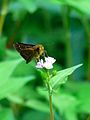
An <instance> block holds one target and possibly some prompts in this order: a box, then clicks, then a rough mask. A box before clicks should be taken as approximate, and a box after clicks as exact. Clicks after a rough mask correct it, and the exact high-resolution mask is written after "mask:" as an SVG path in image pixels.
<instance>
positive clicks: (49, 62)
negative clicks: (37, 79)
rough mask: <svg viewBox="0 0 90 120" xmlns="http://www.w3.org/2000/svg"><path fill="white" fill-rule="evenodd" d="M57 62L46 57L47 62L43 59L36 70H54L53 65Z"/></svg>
mask: <svg viewBox="0 0 90 120" xmlns="http://www.w3.org/2000/svg"><path fill="white" fill-rule="evenodd" d="M55 61H56V60H55V59H54V58H52V57H45V61H43V60H42V59H41V60H40V61H39V62H37V65H36V68H46V69H52V68H53V63H54V62H55Z"/></svg>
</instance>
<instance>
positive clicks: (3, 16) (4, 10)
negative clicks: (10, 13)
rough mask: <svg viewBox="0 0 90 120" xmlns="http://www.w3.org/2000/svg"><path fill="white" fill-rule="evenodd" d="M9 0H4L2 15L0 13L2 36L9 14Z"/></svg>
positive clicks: (0, 32)
mask: <svg viewBox="0 0 90 120" xmlns="http://www.w3.org/2000/svg"><path fill="white" fill-rule="evenodd" d="M7 3H8V0H3V3H2V9H1V15H0V36H1V35H2V30H3V25H4V21H5V18H6V15H7V7H8V4H7Z"/></svg>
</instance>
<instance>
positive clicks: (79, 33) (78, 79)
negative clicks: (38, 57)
mask: <svg viewBox="0 0 90 120" xmlns="http://www.w3.org/2000/svg"><path fill="white" fill-rule="evenodd" d="M15 42H23V43H28V44H29V43H30V44H42V45H43V46H44V47H45V49H46V50H47V52H48V55H49V56H52V57H54V58H55V59H56V63H55V66H54V69H55V70H61V69H65V68H67V67H71V66H73V65H76V64H80V63H83V66H82V67H81V68H79V69H78V70H77V71H75V72H74V74H73V75H72V76H71V77H70V78H69V81H68V82H67V83H66V84H65V85H63V86H61V87H60V88H59V89H58V91H57V92H56V93H55V94H54V95H53V107H54V114H55V120H90V83H89V82H90V81H89V80H90V0H0V120H49V119H50V118H49V103H48V94H47V92H46V91H45V90H43V89H42V88H43V77H42V75H41V73H40V71H39V70H37V69H36V68H35V63H34V61H32V62H30V63H29V64H26V63H25V61H24V60H22V59H21V56H20V55H19V54H18V53H17V51H16V50H15V48H14V47H13V43H15Z"/></svg>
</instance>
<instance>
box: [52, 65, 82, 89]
mask: <svg viewBox="0 0 90 120" xmlns="http://www.w3.org/2000/svg"><path fill="white" fill-rule="evenodd" d="M80 66H82V64H79V65H76V66H73V67H71V68H67V69H65V70H61V71H59V72H57V74H56V75H55V76H54V77H52V78H51V79H50V85H51V87H52V88H56V87H57V86H59V85H61V84H64V83H65V82H66V81H67V78H68V76H69V75H71V74H72V73H73V72H74V71H75V70H76V69H77V68H79V67H80Z"/></svg>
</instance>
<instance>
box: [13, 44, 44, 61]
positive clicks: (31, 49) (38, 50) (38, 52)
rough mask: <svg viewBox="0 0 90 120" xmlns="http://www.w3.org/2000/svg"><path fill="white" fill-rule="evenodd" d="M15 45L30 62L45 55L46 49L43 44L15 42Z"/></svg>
mask: <svg viewBox="0 0 90 120" xmlns="http://www.w3.org/2000/svg"><path fill="white" fill-rule="evenodd" d="M14 47H15V48H16V50H17V51H18V52H19V53H20V55H21V56H22V57H23V58H24V59H25V60H26V63H29V62H30V61H31V60H32V59H33V58H34V59H35V60H36V61H39V60H40V59H41V58H44V57H45V54H46V51H45V50H44V47H43V45H41V44H38V45H33V44H24V43H15V44H14Z"/></svg>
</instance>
